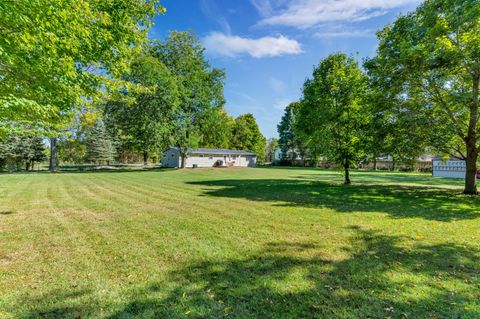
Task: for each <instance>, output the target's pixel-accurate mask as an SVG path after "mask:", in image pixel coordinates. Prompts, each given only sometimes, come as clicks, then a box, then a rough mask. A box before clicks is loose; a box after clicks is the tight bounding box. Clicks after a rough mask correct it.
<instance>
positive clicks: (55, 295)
mask: <svg viewBox="0 0 480 319" xmlns="http://www.w3.org/2000/svg"><path fill="white" fill-rule="evenodd" d="M352 178H353V185H351V186H343V185H341V182H342V176H341V175H340V174H339V173H337V172H333V171H322V170H313V169H285V168H283V169H282V168H277V169H275V168H270V169H269V168H257V169H215V170H214V169H198V170H177V171H174V170H166V171H145V172H142V171H139V172H111V173H108V172H105V173H63V174H55V175H51V174H41V173H40V174H16V175H0V318H2V319H3V318H480V198H472V197H464V196H461V195H459V194H460V193H461V190H462V185H461V182H460V181H452V180H444V179H432V178H430V177H429V176H428V175H422V174H400V173H373V172H354V173H353V176H352Z"/></svg>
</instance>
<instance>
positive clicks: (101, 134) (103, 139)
mask: <svg viewBox="0 0 480 319" xmlns="http://www.w3.org/2000/svg"><path fill="white" fill-rule="evenodd" d="M86 145H87V160H88V161H90V162H92V163H95V164H103V163H106V164H110V162H112V161H113V160H114V159H115V154H116V152H115V147H114V145H113V142H112V138H111V137H110V136H109V135H108V134H107V131H106V129H105V125H104V124H103V122H102V121H101V120H99V121H97V122H96V123H95V124H94V125H93V127H92V128H91V129H90V132H88V135H87V139H86Z"/></svg>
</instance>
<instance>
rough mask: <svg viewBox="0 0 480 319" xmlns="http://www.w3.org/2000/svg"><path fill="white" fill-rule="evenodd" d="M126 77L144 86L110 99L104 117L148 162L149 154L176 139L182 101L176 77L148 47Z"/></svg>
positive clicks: (124, 140) (110, 127) (165, 146)
mask: <svg viewBox="0 0 480 319" xmlns="http://www.w3.org/2000/svg"><path fill="white" fill-rule="evenodd" d="M125 79H126V80H128V81H130V82H132V83H134V84H140V85H141V86H142V87H143V88H144V90H142V91H140V92H138V91H133V90H132V91H127V92H126V93H125V94H124V96H122V97H120V98H119V99H117V100H110V101H108V102H107V103H106V104H105V107H104V118H105V121H106V125H107V128H108V129H109V130H110V131H111V132H114V131H115V133H116V134H118V135H120V138H121V140H122V143H123V144H124V145H125V146H126V147H128V148H130V149H132V150H135V151H137V152H141V153H142V154H143V162H144V165H147V163H148V157H149V154H151V153H156V152H161V151H163V150H164V149H166V148H167V147H169V146H171V143H172V142H173V139H172V138H171V136H172V135H173V133H174V129H175V114H176V113H177V112H178V103H179V94H178V89H177V84H176V79H175V77H174V76H172V74H171V72H170V71H169V70H168V68H167V67H166V66H165V65H164V64H163V63H162V62H161V61H159V60H158V58H157V57H154V56H151V55H149V53H148V49H147V53H143V54H141V55H140V56H138V57H137V58H136V59H135V60H134V62H133V64H132V66H131V72H130V73H128V74H127V75H126V77H125ZM129 98H130V99H132V100H129Z"/></svg>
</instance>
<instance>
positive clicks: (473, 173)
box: [463, 148, 478, 195]
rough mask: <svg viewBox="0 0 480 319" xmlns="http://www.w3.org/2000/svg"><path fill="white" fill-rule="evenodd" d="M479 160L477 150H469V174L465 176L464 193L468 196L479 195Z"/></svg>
mask: <svg viewBox="0 0 480 319" xmlns="http://www.w3.org/2000/svg"><path fill="white" fill-rule="evenodd" d="M477 159H478V153H477V150H476V148H474V149H471V150H468V153H467V161H466V162H467V172H466V174H465V189H464V191H463V193H464V194H466V195H477V194H478V190H477Z"/></svg>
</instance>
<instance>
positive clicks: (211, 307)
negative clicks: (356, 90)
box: [22, 227, 480, 319]
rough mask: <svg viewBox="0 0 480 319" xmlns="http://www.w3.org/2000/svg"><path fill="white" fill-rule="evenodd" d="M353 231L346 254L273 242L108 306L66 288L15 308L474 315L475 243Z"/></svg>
mask: <svg viewBox="0 0 480 319" xmlns="http://www.w3.org/2000/svg"><path fill="white" fill-rule="evenodd" d="M351 231H352V238H351V240H350V241H349V242H351V246H348V247H346V248H344V252H343V253H344V255H343V256H344V258H337V259H329V258H326V257H325V256H324V255H323V254H322V249H321V245H322V243H321V242H280V243H271V244H268V245H266V246H265V247H263V248H262V249H259V250H258V251H253V252H252V253H250V254H249V255H248V256H245V257H244V258H231V259H228V258H224V259H218V260H205V259H203V260H199V261H197V262H192V263H189V264H187V265H185V266H181V265H179V268H178V269H177V270H175V271H173V272H171V273H169V274H167V280H166V281H165V282H150V283H147V284H146V285H145V286H144V287H143V288H132V287H130V288H129V289H128V292H125V293H123V294H122V300H125V303H123V304H116V305H115V306H114V305H113V304H111V303H109V302H108V301H105V300H100V299H98V297H93V296H94V295H93V294H92V292H89V291H82V290H78V289H77V290H75V289H74V288H70V289H71V291H68V290H67V291H65V290H62V291H58V290H56V291H53V292H52V293H50V294H42V295H41V296H38V297H36V298H34V299H29V298H23V300H22V305H28V308H30V309H35V310H33V311H31V312H30V313H28V314H26V316H22V317H24V318H89V317H95V318H109V319H125V318H479V317H480V298H479V297H480V296H479V295H478V293H479V291H480V278H479V272H480V264H479V263H478V260H479V258H480V251H478V250H475V249H473V248H471V247H466V246H458V245H455V244H441V245H420V244H418V245H415V244H414V243H412V241H411V239H409V238H406V237H397V236H387V235H383V234H380V233H378V232H376V231H372V230H365V229H360V228H358V227H352V228H351ZM410 245H412V246H410ZM85 294H86V295H85ZM92 298H93V299H92ZM96 298H97V299H96ZM114 309H116V310H114ZM112 311H114V312H113V313H112Z"/></svg>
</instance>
